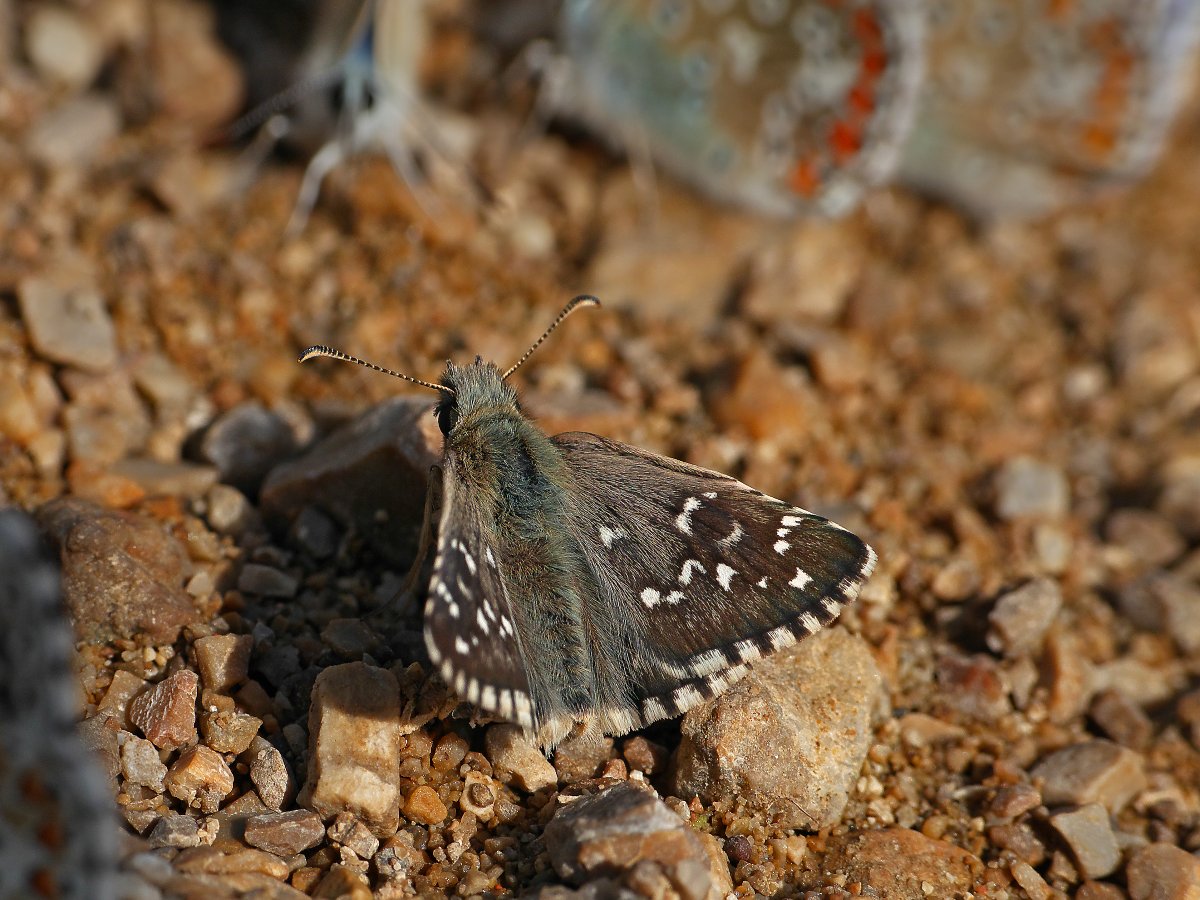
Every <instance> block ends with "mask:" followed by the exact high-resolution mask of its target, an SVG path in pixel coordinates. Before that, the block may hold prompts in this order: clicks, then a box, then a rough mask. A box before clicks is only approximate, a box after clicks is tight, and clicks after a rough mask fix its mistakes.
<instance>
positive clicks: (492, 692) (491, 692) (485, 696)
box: [479, 684, 496, 712]
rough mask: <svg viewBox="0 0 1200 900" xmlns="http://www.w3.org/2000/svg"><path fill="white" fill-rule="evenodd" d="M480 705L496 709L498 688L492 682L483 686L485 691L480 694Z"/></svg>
mask: <svg viewBox="0 0 1200 900" xmlns="http://www.w3.org/2000/svg"><path fill="white" fill-rule="evenodd" d="M479 705H480V706H482V707H483V708H484V709H486V710H488V711H491V712H494V711H495V709H496V689H495V688H494V687H492V686H491V685H490V684H485V685H484V686H483V693H481V694H480V695H479Z"/></svg>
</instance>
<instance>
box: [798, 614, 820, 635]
mask: <svg viewBox="0 0 1200 900" xmlns="http://www.w3.org/2000/svg"><path fill="white" fill-rule="evenodd" d="M800 627H801V628H803V629H804V630H805V631H807V632H808V633H809V634H816V633H817V632H818V631H820V630H821V622H820V620H819V619H817V617H816V616H814V615H813V614H812V613H804V614H802V615H801V616H800Z"/></svg>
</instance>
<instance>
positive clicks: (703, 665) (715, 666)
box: [688, 650, 729, 677]
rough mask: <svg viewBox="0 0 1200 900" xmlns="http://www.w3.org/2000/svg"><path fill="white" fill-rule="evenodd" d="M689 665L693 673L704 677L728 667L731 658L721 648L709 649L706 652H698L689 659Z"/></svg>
mask: <svg viewBox="0 0 1200 900" xmlns="http://www.w3.org/2000/svg"><path fill="white" fill-rule="evenodd" d="M688 667H689V668H690V669H691V671H692V674H693V675H695V676H697V677H703V676H705V675H711V674H712V673H714V672H720V671H721V670H722V669H726V668H728V667H729V659H728V658H727V657H726V656H725V654H724V653H722V652H721V651H720V650H708V651H706V652H704V653H697V654H696V655H695V656H693V657H692V658H691V659H690V660H688Z"/></svg>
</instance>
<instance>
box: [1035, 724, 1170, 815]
mask: <svg viewBox="0 0 1200 900" xmlns="http://www.w3.org/2000/svg"><path fill="white" fill-rule="evenodd" d="M1030 774H1031V775H1032V776H1033V778H1034V779H1038V778H1040V779H1042V782H1043V784H1042V797H1043V799H1044V800H1045V802H1046V804H1047V805H1049V806H1064V805H1068V804H1070V805H1076V806H1082V805H1084V804H1087V803H1100V804H1102V805H1103V806H1104V807H1105V808H1106V809H1107V810H1109V812H1112V813H1116V812H1119V811H1120V810H1121V809H1122V808H1124V806H1125V805H1126V804H1127V803H1128V802H1129V801H1130V800H1132V799H1133V797H1134V796H1136V795H1137V794H1138V793H1139V792H1140V791H1142V790H1144V789H1145V788H1146V783H1147V782H1146V773H1145V762H1144V760H1143V759H1142V755H1141V754H1140V753H1136V752H1135V751H1133V750H1129V749H1127V748H1125V747H1122V746H1120V745H1118V744H1114V743H1112V742H1111V741H1099V740H1094V741H1085V742H1084V743H1082V744H1074V745H1072V746H1070V747H1066V748H1064V749H1062V750H1059V751H1057V752H1055V753H1051V754H1050V755H1049V756H1047V757H1046V758H1045V759H1043V760H1042V761H1041V762H1040V763H1038V764H1037V766H1035V767H1034V769H1033V771H1032V772H1031V773H1030Z"/></svg>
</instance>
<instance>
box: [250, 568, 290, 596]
mask: <svg viewBox="0 0 1200 900" xmlns="http://www.w3.org/2000/svg"><path fill="white" fill-rule="evenodd" d="M298 587H299V582H298V581H297V580H296V578H295V576H293V575H289V574H287V573H286V572H281V571H279V569H276V568H273V567H272V566H264V565H262V564H260V563H246V565H244V566H242V571H241V574H240V575H238V590H239V591H241V592H242V593H245V594H257V595H258V596H260V597H281V598H283V599H291V598H292V597H295V596H296V589H297V588H298Z"/></svg>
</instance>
